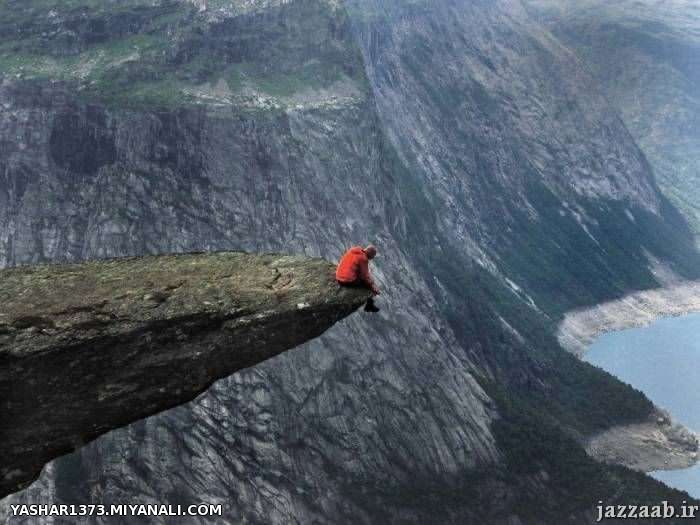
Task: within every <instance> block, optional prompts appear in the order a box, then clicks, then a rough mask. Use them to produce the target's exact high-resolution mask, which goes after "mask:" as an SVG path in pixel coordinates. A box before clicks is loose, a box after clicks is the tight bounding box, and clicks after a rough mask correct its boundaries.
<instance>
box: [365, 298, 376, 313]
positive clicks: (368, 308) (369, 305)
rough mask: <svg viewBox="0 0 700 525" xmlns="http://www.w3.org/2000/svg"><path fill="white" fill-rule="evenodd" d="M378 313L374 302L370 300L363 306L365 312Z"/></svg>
mask: <svg viewBox="0 0 700 525" xmlns="http://www.w3.org/2000/svg"><path fill="white" fill-rule="evenodd" d="M378 311H379V308H377V306H376V305H375V304H374V301H373V300H372V299H370V300H369V301H367V304H365V312H372V313H377V312H378Z"/></svg>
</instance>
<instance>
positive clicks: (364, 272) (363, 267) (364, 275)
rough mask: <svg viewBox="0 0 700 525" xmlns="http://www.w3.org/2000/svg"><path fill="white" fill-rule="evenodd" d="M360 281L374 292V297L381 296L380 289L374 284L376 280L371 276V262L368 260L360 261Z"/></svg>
mask: <svg viewBox="0 0 700 525" xmlns="http://www.w3.org/2000/svg"><path fill="white" fill-rule="evenodd" d="M360 279H362V281H363V282H364V283H365V284H367V286H369V289H370V290H372V293H373V294H374V295H379V288H377V285H376V284H374V280H373V279H372V276H371V275H370V274H369V262H368V261H367V259H362V260H360Z"/></svg>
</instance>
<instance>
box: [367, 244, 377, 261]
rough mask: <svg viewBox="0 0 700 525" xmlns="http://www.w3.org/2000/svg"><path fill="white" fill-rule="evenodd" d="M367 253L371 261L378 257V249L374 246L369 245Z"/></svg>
mask: <svg viewBox="0 0 700 525" xmlns="http://www.w3.org/2000/svg"><path fill="white" fill-rule="evenodd" d="M365 253H366V254H367V257H368V258H369V259H373V258H374V256H375V255H377V247H376V246H375V245H374V244H368V245H367V248H365Z"/></svg>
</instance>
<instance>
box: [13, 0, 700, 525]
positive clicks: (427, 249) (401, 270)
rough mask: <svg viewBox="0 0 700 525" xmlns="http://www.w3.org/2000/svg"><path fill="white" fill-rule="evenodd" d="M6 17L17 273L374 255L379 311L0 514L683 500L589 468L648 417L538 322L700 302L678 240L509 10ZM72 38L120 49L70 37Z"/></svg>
mask: <svg viewBox="0 0 700 525" xmlns="http://www.w3.org/2000/svg"><path fill="white" fill-rule="evenodd" d="M139 4H141V5H139ZM145 4H148V5H147V6H146V5H145ZM213 4H216V5H213ZM13 5H14V7H15V10H14V11H13V12H12V14H11V15H10V14H8V17H7V18H3V20H9V22H8V24H9V23H10V22H13V23H14V24H15V26H17V27H20V28H22V31H21V32H20V33H19V35H18V34H17V33H16V32H12V31H10V34H12V35H14V36H13V37H12V38H10V37H8V40H9V42H8V41H6V42H5V43H4V44H3V45H4V46H7V47H3V49H4V54H3V57H15V56H21V55H22V53H25V52H30V54H31V56H32V58H33V59H32V60H30V61H27V60H25V61H24V62H23V63H25V64H29V65H31V67H28V66H24V67H25V69H24V70H19V67H20V66H19V65H17V66H16V68H15V69H12V70H9V71H10V73H11V74H6V75H5V78H4V80H3V83H2V88H0V101H1V103H2V106H0V107H2V113H0V134H1V135H2V140H1V141H0V143H1V144H2V147H3V150H2V151H3V154H2V155H1V156H0V165H1V166H2V170H0V176H1V177H4V179H2V180H3V181H4V183H3V184H1V185H0V202H1V203H2V204H3V205H2V206H0V258H1V259H0V260H2V261H3V264H5V265H13V264H17V263H20V262H39V261H45V260H80V259H83V258H87V257H95V256H111V255H135V254H145V253H158V252H165V251H190V250H198V249H207V250H211V249H246V250H254V251H266V250H275V251H285V252H293V253H305V254H307V255H320V256H322V257H324V258H328V259H334V258H337V257H338V256H339V255H340V254H341V253H342V250H343V248H344V247H346V246H348V245H349V244H353V243H357V242H361V241H364V240H371V241H374V242H375V243H376V244H378V245H379V246H380V249H381V252H380V257H379V258H378V259H377V260H376V263H375V267H376V270H375V271H376V272H377V277H378V281H379V284H380V287H382V289H383V290H384V294H383V296H382V299H381V301H382V306H383V310H382V312H381V313H380V314H379V315H378V316H376V317H373V318H367V317H361V318H352V319H349V320H348V321H346V322H343V323H340V324H339V325H338V327H337V328H336V329H334V330H333V331H332V333H330V334H327V335H324V336H323V337H321V338H320V339H319V340H318V341H315V342H313V343H311V344H309V345H307V346H305V347H303V348H302V349H300V350H298V351H295V352H294V353H293V354H291V355H284V356H281V357H280V358H278V359H276V360H275V361H274V363H266V364H263V365H262V366H259V367H256V368H255V369H254V370H251V371H247V372H242V373H239V374H236V375H235V376H234V377H232V378H231V379H229V380H225V381H222V382H219V383H217V385H215V386H214V387H213V388H212V389H210V390H209V391H208V392H207V393H206V394H205V395H203V396H202V397H200V398H199V399H198V400H197V401H196V402H195V403H193V404H191V405H190V406H188V407H182V408H178V409H175V410H172V411H170V412H168V413H166V414H163V415H159V416H156V417H153V418H149V419H148V420H146V421H143V422H139V423H137V424H135V425H131V426H129V427H128V428H126V429H122V430H118V431H115V432H112V433H110V434H108V435H106V436H104V437H103V438H102V439H100V440H98V441H96V442H95V443H93V444H91V445H89V446H87V447H84V448H83V449H82V450H81V452H80V453H78V454H73V455H71V456H68V457H66V458H62V459H61V460H58V461H55V462H53V463H52V464H51V465H49V466H48V467H47V469H46V470H45V473H44V475H43V476H42V477H41V478H40V480H39V481H38V482H37V483H35V484H34V485H33V486H32V487H31V488H29V489H28V490H26V491H24V492H23V493H22V494H20V495H18V496H14V497H13V498H11V499H12V501H30V500H33V499H34V500H36V499H37V498H39V499H45V498H50V499H52V500H56V501H68V500H71V501H76V500H80V501H85V500H90V501H93V500H99V499H105V498H108V499H111V500H114V501H118V500H124V501H133V502H135V501H143V502H150V501H162V500H163V499H165V500H178V501H180V500H182V501H195V500H198V499H202V498H205V499H208V500H211V501H212V502H221V503H223V504H224V505H225V508H226V512H227V519H229V520H231V521H250V522H265V523H288V522H290V521H294V520H298V521H300V522H312V521H314V520H318V521H320V522H354V523H356V522H377V521H379V520H383V521H391V520H392V519H393V520H395V521H401V520H403V521H416V522H422V523H426V522H431V521H435V522H443V523H444V522H449V521H454V522H473V523H489V522H493V523H504V522H505V521H507V520H511V521H512V522H513V523H518V522H527V521H535V522H545V523H547V522H551V523H555V522H557V520H560V519H569V518H571V519H573V520H574V521H580V522H586V520H588V521H590V516H591V512H592V508H593V504H594V503H595V502H596V501H597V500H598V499H599V498H608V497H609V496H610V495H611V494H613V493H614V494H616V497H617V498H626V500H630V501H631V500H638V499H639V498H644V497H655V496H657V495H661V494H663V495H664V496H665V497H673V496H672V495H669V494H667V493H664V492H663V490H662V489H661V488H660V486H659V485H658V484H656V483H654V482H651V481H649V480H646V479H645V478H643V477H642V476H641V475H635V474H632V473H629V472H627V471H624V470H616V469H614V468H603V467H601V466H599V465H597V464H595V463H593V462H591V461H590V460H589V459H588V458H587V456H586V454H585V452H584V450H583V448H582V447H581V446H580V443H583V442H584V441H585V437H586V436H588V435H591V434H592V433H594V432H596V431H598V430H600V429H603V428H607V427H609V426H611V425H613V424H615V423H619V422H624V421H628V422H633V421H639V420H642V419H644V418H646V417H647V416H648V414H649V413H650V411H651V410H652V407H651V404H650V403H649V402H648V401H647V400H646V399H644V398H643V396H641V395H640V394H639V393H636V392H634V391H632V390H631V389H629V388H628V387H626V386H624V385H622V384H620V383H619V382H617V381H615V380H613V379H612V378H611V377H610V376H608V375H606V374H603V373H601V372H599V371H597V370H595V369H593V368H592V367H589V366H588V365H585V364H583V363H580V362H578V361H576V360H575V359H574V358H573V357H572V356H569V355H568V354H566V353H565V352H563V351H562V350H561V349H560V348H559V346H558V344H557V341H556V338H555V335H554V326H556V321H557V319H558V318H559V317H560V316H561V315H562V313H563V311H564V310H566V309H568V308H570V307H572V306H577V305H587V304H593V303H596V302H598V301H600V300H602V299H605V298H610V297H615V296H619V295H620V294H622V293H624V292H625V291H626V290H629V289H634V288H644V287H649V286H653V285H655V284H656V282H657V281H656V278H655V276H654V273H653V262H654V261H656V260H663V261H664V262H665V264H666V265H668V267H670V268H672V270H673V271H675V272H676V273H677V274H679V275H684V276H688V277H690V276H693V275H694V273H693V272H696V271H697V270H696V268H697V255H696V254H695V253H694V252H693V249H692V238H691V236H690V234H689V230H688V228H687V225H685V223H684V221H683V220H682V218H681V217H680V215H679V214H678V213H677V212H676V211H675V209H674V208H672V207H671V206H670V205H669V204H668V203H667V202H666V201H665V199H664V198H663V197H662V196H661V195H660V194H659V192H658V190H657V188H656V186H655V184H654V181H653V177H652V174H651V170H650V168H649V166H648V164H647V163H646V162H645V160H644V157H643V155H642V154H641V153H640V151H639V149H638V148H637V147H636V144H635V143H634V141H633V140H632V138H631V136H630V135H629V133H628V132H627V130H626V128H625V126H624V125H623V124H622V122H621V121H620V119H619V118H617V117H616V116H615V112H614V110H613V109H611V108H610V106H608V105H607V104H606V102H605V100H604V99H603V97H602V96H601V95H600V93H599V92H598V91H597V90H596V86H595V83H594V82H593V80H592V79H591V78H590V77H588V76H587V75H586V73H585V72H584V71H583V69H581V67H580V64H579V63H578V62H577V61H576V59H575V57H574V56H573V55H572V54H571V53H570V52H569V51H567V50H566V49H565V48H564V47H562V46H561V45H559V44H558V42H557V41H556V39H554V38H553V37H552V36H551V35H549V34H548V33H547V32H546V30H544V29H543V28H542V27H541V26H539V25H538V24H537V23H535V22H533V21H532V20H531V19H530V18H529V16H528V14H527V13H526V12H525V11H524V10H523V9H522V6H521V5H520V4H519V3H518V2H514V1H498V2H491V1H489V2H486V1H484V2H473V1H469V2H467V1H456V0H445V1H441V2H420V1H419V2H388V3H387V2H382V3H380V2H371V1H369V0H362V1H360V0H357V1H353V2H348V3H346V4H342V5H341V4H339V3H337V2H320V1H310V0H299V1H293V2H279V3H275V2H272V3H270V5H269V6H268V5H267V4H266V3H264V2H262V3H259V4H258V3H255V4H248V3H243V2H206V3H202V2H200V3H198V6H196V7H193V6H191V5H190V4H189V3H183V4H175V3H167V2H166V3H163V4H162V5H160V6H159V7H158V9H161V10H162V12H161V11H159V13H160V14H159V15H158V17H154V16H153V15H154V14H157V13H154V12H153V11H152V9H154V7H153V5H151V4H150V3H139V2H135V1H134V2H121V3H119V5H120V9H119V10H116V11H115V10H113V9H112V8H111V7H109V6H107V4H101V5H102V6H103V7H100V8H97V7H93V10H92V11H86V10H85V9H84V8H82V9H81V8H80V7H79V6H78V7H76V6H74V9H75V10H74V11H71V10H58V11H57V14H55V15H50V14H49V13H48V11H47V10H46V9H45V6H44V2H38V1H37V2H25V3H23V4H22V5H24V6H31V7H32V8H33V9H35V10H36V13H40V14H42V15H41V16H34V17H33V18H31V17H26V18H22V13H23V12H24V13H25V14H26V12H25V11H23V10H22V9H17V5H15V4H13ZM52 5H53V4H52ZM104 6H107V7H104ZM134 6H136V7H134ZM112 7H113V6H112ZM222 7H223V9H222ZM227 7H228V8H230V9H226V8H227ZM243 7H246V9H243ZM166 8H167V9H166ZM239 8H241V9H239ZM248 8H250V9H248ZM86 12H87V13H88V16H87V19H88V20H91V19H95V20H103V21H105V20H106V21H108V22H110V24H107V25H108V26H109V27H112V26H113V27H120V28H122V29H120V30H119V31H118V32H115V33H114V34H112V33H110V32H109V31H105V33H106V34H105V35H104V36H102V37H100V38H96V37H95V36H94V35H93V33H94V32H95V31H94V30H93V29H94V27H98V28H99V27H102V26H100V23H99V22H98V21H95V22H94V23H93V24H89V23H84V22H81V24H79V25H78V26H77V27H75V24H73V25H71V23H70V20H71V19H72V17H77V18H78V19H79V20H82V18H84V16H83V15H84V14H85V13H86ZM90 14H92V15H90ZM13 17H15V18H17V17H19V18H18V19H16V20H13ZM29 18H31V20H33V21H34V22H35V23H36V21H37V20H40V21H41V24H44V23H45V24H48V25H47V27H44V26H42V25H41V24H39V25H38V26H37V27H34V28H32V24H31V23H30V22H29V21H28V20H29ZM145 18H148V20H150V21H151V22H149V23H148V24H146V23H145V22H142V23H137V21H138V20H141V19H145ZM135 20H136V21H135ZM154 20H155V21H154ZM119 21H126V22H123V23H122V24H120V23H118V22H119ZM66 27H70V28H71V30H70V32H66V31H65V28H66ZM86 28H87V29H86ZM90 28H93V29H90ZM98 33H99V32H98ZM100 34H102V33H100ZM90 35H93V36H90ZM163 35H169V37H168V38H159V36H160V37H162V36H163ZM45 40H46V41H45ZM66 43H68V44H70V45H68V44H66ZM61 46H64V47H61ZM66 46H67V47H66ZM47 49H48V50H49V51H51V50H53V49H56V50H57V51H56V53H57V54H58V55H59V57H60V59H61V60H62V61H66V62H68V64H67V67H65V68H63V69H61V70H60V74H59V73H56V71H55V70H54V69H51V67H52V64H54V62H55V61H56V60H57V58H56V57H54V56H52V55H51V53H50V52H49V51H47ZM27 50H28V51H27ZM13 67H15V66H13ZM144 72H146V73H144ZM613 400H614V402H613ZM572 472H579V473H583V472H585V473H586V474H585V475H572ZM494 495H496V496H494ZM87 521H88V522H89V521H90V520H87Z"/></svg>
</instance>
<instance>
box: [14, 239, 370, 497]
mask: <svg viewBox="0 0 700 525" xmlns="http://www.w3.org/2000/svg"><path fill="white" fill-rule="evenodd" d="M0 283H1V285H0V400H1V401H0V403H1V405H0V421H2V426H1V428H0V457H1V458H2V460H1V464H0V496H2V495H5V494H8V493H10V492H13V491H16V490H19V489H20V488H22V487H23V486H26V485H27V484H28V483H29V482H31V481H32V480H33V479H34V478H35V477H36V476H37V475H38V473H39V472H40V471H41V468H42V467H43V465H44V464H45V463H46V462H48V461H50V460H51V459H52V458H55V457H57V456H59V455H61V454H64V453H66V452H69V451H71V450H73V449H75V448H77V447H80V446H81V445H82V444H84V443H86V442H87V441H90V440H92V439H94V438H96V437H97V436H99V435H100V434H103V433H104V432H107V431H109V430H110V429H113V428H116V427H119V426H123V425H126V424H127V423H130V422H132V421H135V420H137V419H140V418H143V417H145V416H148V415H151V414H154V413H156V412H159V411H162V410H165V409H167V408H170V407H173V406H176V405H179V404H181V403H184V402H186V401H189V400H191V399H193V398H194V397H195V396H197V395H198V394H199V393H201V392H202V391H204V390H205V389H206V388H207V387H208V386H209V385H211V384H212V383H213V382H214V381H216V380H217V379H219V378H221V377H224V376H227V375H230V374H232V373H233V372H236V371H237V370H240V369H242V368H246V367H249V366H252V365H255V364H257V363H260V362H261V361H264V360H266V359H268V358H270V357H272V356H274V355H277V354H279V353H280V352H283V351H284V350H287V349H289V348H293V347H295V346H297V345H299V344H301V343H303V342H304V341H307V340H309V339H312V338H314V337H317V336H318V335H320V334H321V333H322V332H323V331H325V330H326V329H328V328H329V327H330V326H332V325H333V324H334V323H336V322H337V321H339V320H340V319H342V318H343V317H345V316H347V315H349V314H350V313H351V312H353V311H354V310H355V309H357V308H358V307H359V306H360V305H362V303H363V302H364V301H365V300H366V299H367V298H368V295H369V292H365V291H364V290H357V289H342V288H340V287H339V286H338V285H337V284H336V283H335V280H334V278H333V267H332V266H331V265H330V264H329V263H327V262H326V261H323V260H320V259H309V258H304V257H291V256H280V255H263V256H254V255H248V254H243V253H216V254H189V255H169V256H159V257H144V258H128V259H113V260H107V261H95V262H87V263H84V264H75V265H57V266H35V267H22V268H14V269H9V270H3V271H1V272H0Z"/></svg>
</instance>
